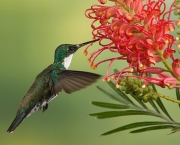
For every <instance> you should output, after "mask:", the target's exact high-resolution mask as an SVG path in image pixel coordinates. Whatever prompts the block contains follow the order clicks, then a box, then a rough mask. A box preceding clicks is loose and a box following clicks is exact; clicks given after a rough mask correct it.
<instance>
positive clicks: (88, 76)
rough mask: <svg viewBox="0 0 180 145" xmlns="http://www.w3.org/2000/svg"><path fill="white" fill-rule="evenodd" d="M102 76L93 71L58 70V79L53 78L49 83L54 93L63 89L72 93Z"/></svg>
mask: <svg viewBox="0 0 180 145" xmlns="http://www.w3.org/2000/svg"><path fill="white" fill-rule="evenodd" d="M100 77H101V76H100V75H99V74H95V73H91V72H84V71H74V70H60V71H59V72H57V80H54V79H53V78H51V81H50V82H51V83H49V85H50V88H51V92H52V93H53V95H57V94H58V93H59V92H60V91H61V90H62V89H63V90H64V91H65V92H66V93H72V92H74V91H77V90H80V89H82V88H85V87H86V86H88V85H90V84H92V83H94V82H95V81H96V80H97V79H98V78H100Z"/></svg>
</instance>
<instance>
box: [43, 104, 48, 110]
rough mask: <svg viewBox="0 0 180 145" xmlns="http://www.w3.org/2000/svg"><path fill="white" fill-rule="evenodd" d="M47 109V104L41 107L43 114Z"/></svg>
mask: <svg viewBox="0 0 180 145" xmlns="http://www.w3.org/2000/svg"><path fill="white" fill-rule="evenodd" d="M47 109H48V103H46V104H45V105H44V106H43V112H44V111H46V110H47Z"/></svg>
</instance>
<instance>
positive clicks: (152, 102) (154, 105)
mask: <svg viewBox="0 0 180 145" xmlns="http://www.w3.org/2000/svg"><path fill="white" fill-rule="evenodd" d="M149 103H150V104H151V106H152V107H153V108H154V109H155V110H156V112H157V113H159V114H160V113H161V112H160V111H159V109H158V107H157V106H156V104H155V103H154V101H153V100H149Z"/></svg>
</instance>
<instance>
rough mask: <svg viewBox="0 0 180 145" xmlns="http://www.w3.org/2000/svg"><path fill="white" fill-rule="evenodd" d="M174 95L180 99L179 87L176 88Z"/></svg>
mask: <svg viewBox="0 0 180 145" xmlns="http://www.w3.org/2000/svg"><path fill="white" fill-rule="evenodd" d="M176 97H177V100H180V91H179V88H176ZM178 105H179V107H180V104H178Z"/></svg>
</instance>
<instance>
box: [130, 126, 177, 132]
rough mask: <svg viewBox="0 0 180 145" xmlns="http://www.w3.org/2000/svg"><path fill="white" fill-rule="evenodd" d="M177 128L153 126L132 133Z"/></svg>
mask: <svg viewBox="0 0 180 145" xmlns="http://www.w3.org/2000/svg"><path fill="white" fill-rule="evenodd" d="M175 127H176V126H173V125H159V126H151V127H145V128H141V129H137V130H133V131H131V132H130V133H140V132H145V131H152V130H160V129H173V128H175Z"/></svg>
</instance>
